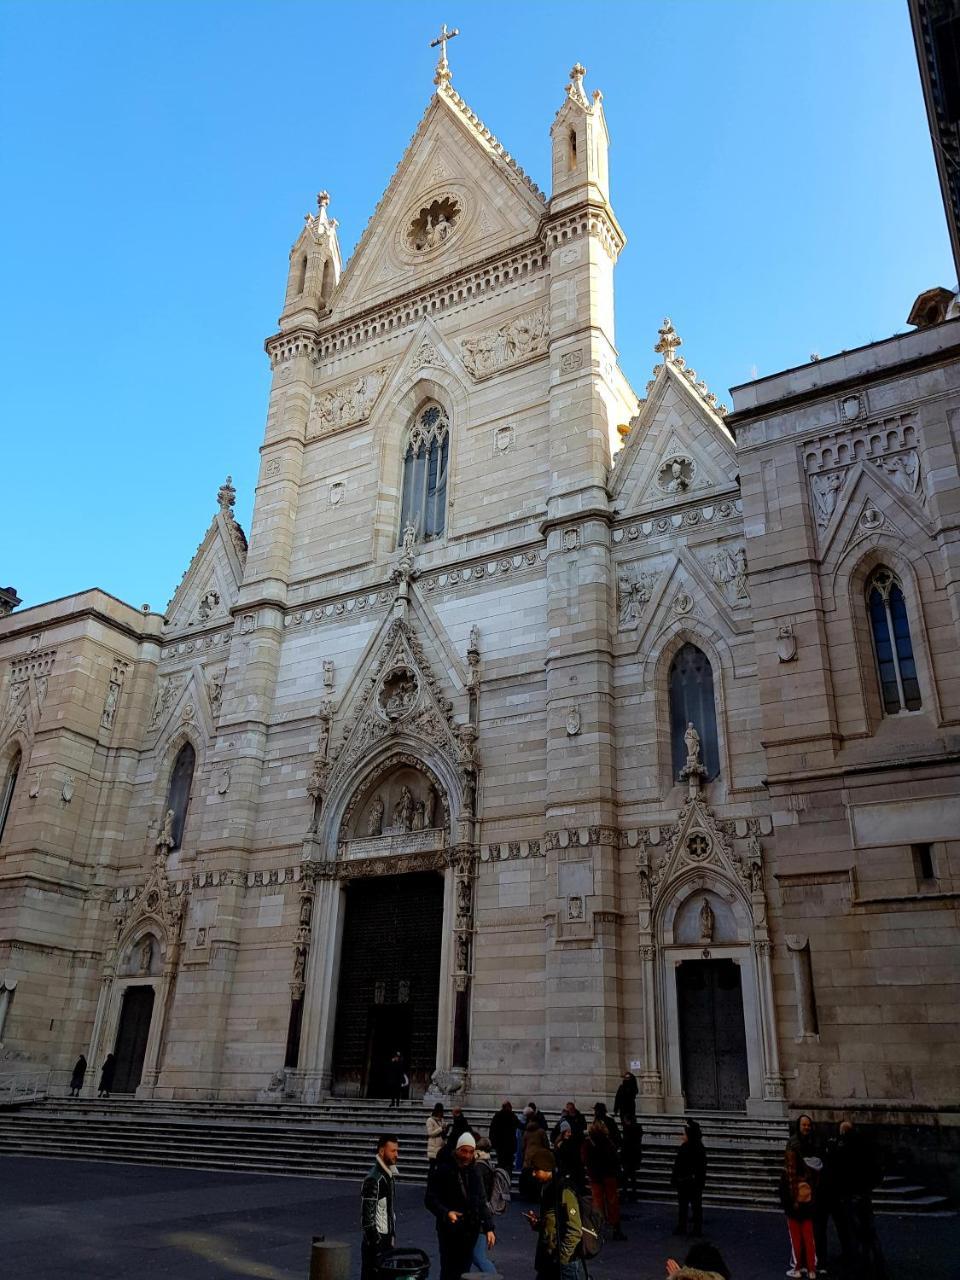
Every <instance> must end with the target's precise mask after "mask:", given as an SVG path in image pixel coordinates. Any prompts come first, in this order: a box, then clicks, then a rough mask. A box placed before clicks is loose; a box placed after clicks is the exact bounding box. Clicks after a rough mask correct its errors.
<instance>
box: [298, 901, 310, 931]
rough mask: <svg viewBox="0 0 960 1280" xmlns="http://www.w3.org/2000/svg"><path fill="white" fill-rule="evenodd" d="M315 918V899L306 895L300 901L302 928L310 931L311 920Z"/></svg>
mask: <svg viewBox="0 0 960 1280" xmlns="http://www.w3.org/2000/svg"><path fill="white" fill-rule="evenodd" d="M312 916H313V899H312V898H311V897H310V895H309V894H304V895H303V897H302V898H301V899H300V927H301V928H302V929H308V928H309V927H310V919H311V917H312Z"/></svg>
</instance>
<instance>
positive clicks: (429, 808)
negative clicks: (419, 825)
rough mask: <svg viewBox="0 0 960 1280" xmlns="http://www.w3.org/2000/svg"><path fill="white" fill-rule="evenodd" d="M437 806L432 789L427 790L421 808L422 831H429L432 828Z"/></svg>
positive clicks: (435, 794)
mask: <svg viewBox="0 0 960 1280" xmlns="http://www.w3.org/2000/svg"><path fill="white" fill-rule="evenodd" d="M436 804H437V793H436V792H435V791H434V789H433V787H428V788H427V798H426V801H425V802H424V806H423V826H424V830H426V831H429V830H430V829H431V827H432V826H433V813H434V809H435V808H436Z"/></svg>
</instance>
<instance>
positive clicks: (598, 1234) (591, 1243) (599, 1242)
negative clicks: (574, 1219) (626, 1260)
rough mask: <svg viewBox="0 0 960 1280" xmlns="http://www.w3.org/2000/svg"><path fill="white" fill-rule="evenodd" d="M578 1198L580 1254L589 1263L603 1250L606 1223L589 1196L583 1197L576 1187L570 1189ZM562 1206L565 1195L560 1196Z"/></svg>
mask: <svg viewBox="0 0 960 1280" xmlns="http://www.w3.org/2000/svg"><path fill="white" fill-rule="evenodd" d="M568 1189H569V1190H570V1191H572V1192H573V1194H574V1195H575V1196H576V1197H577V1208H578V1209H579V1210H580V1232H581V1235H580V1253H581V1256H582V1257H583V1258H585V1259H586V1260H587V1261H588V1262H589V1261H590V1259H591V1258H595V1257H596V1256H597V1254H598V1253H599V1252H600V1250H601V1249H602V1248H603V1227H604V1221H603V1218H602V1217H601V1216H600V1214H599V1213H598V1212H597V1210H596V1209H595V1208H594V1207H593V1201H592V1200H591V1199H590V1197H589V1196H582V1195H580V1194H579V1193H578V1192H577V1189H576V1187H569V1188H568ZM560 1206H561V1208H562V1206H563V1194H562V1192H561V1195H560Z"/></svg>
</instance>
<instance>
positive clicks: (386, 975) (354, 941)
mask: <svg viewBox="0 0 960 1280" xmlns="http://www.w3.org/2000/svg"><path fill="white" fill-rule="evenodd" d="M345 899H346V905H345V913H344V923H343V943H342V947H341V954H340V973H339V981H338V989H337V1019H336V1028H335V1032H334V1048H333V1080H332V1087H333V1092H334V1093H336V1094H341V1095H348V1096H349V1095H352V1096H357V1095H359V1096H363V1097H370V1098H385V1097H389V1095H390V1074H389V1063H390V1058H391V1056H392V1055H393V1054H394V1053H395V1052H397V1051H398V1050H399V1052H400V1054H401V1056H402V1057H403V1061H404V1065H405V1068H406V1072H407V1075H408V1077H409V1080H410V1092H411V1094H412V1095H413V1096H419V1095H420V1094H422V1093H423V1091H424V1089H425V1088H426V1086H427V1084H428V1082H429V1079H430V1075H431V1073H432V1072H433V1070H434V1067H435V1066H436V1060H437V1019H438V1014H439V999H440V962H441V948H442V940H443V906H444V883H443V877H442V875H440V874H438V873H437V872H430V871H428V872H420V873H412V874H409V875H386V876H377V877H372V878H369V879H368V878H364V879H359V880H355V881H353V882H352V883H350V884H348V885H347V887H346V890H345Z"/></svg>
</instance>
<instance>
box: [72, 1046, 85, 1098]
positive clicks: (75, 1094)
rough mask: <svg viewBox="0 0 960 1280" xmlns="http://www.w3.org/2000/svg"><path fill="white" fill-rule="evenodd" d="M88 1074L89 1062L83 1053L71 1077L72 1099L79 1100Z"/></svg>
mask: <svg viewBox="0 0 960 1280" xmlns="http://www.w3.org/2000/svg"><path fill="white" fill-rule="evenodd" d="M86 1074H87V1060H86V1058H85V1057H84V1056H83V1054H82V1053H81V1055H80V1057H79V1058H78V1059H77V1061H76V1065H75V1066H74V1068H73V1075H72V1076H71V1077H70V1097H71V1098H79V1097H80V1090H81V1089H82V1088H83V1078H84V1076H85V1075H86Z"/></svg>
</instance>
